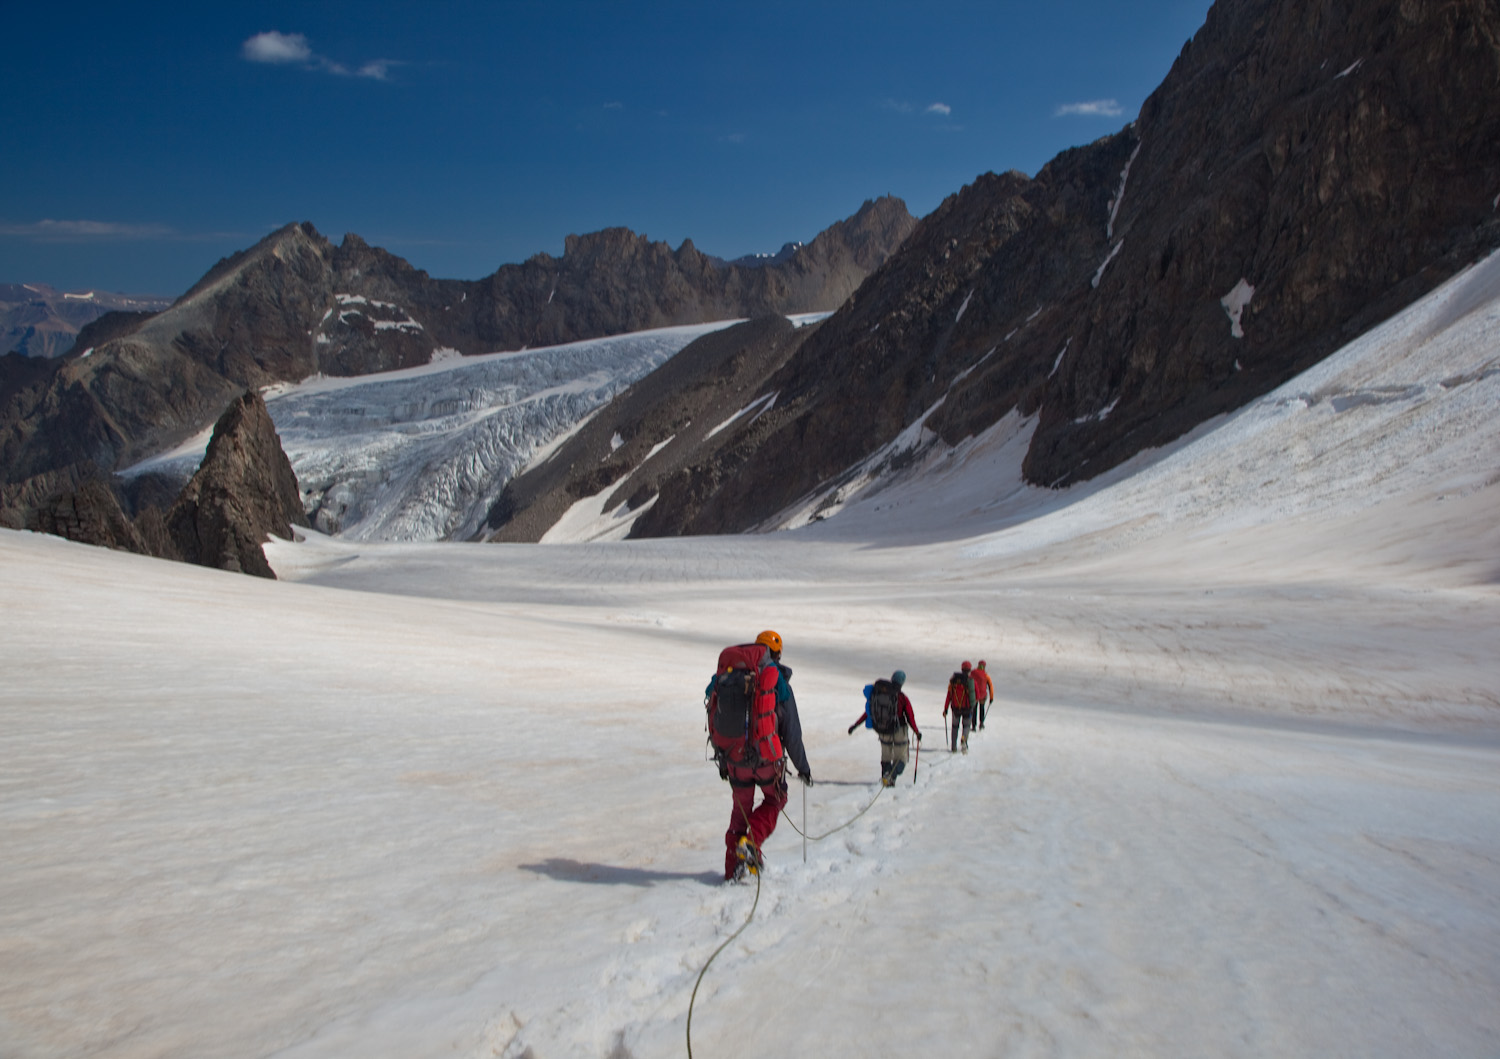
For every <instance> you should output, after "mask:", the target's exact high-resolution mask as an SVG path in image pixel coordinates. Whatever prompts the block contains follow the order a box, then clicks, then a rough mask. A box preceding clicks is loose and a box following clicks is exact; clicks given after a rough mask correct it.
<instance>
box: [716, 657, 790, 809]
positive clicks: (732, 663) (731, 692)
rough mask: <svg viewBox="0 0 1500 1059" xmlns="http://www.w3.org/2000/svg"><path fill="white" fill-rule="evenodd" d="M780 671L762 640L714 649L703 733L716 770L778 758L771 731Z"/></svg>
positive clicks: (777, 739) (778, 745) (778, 749)
mask: <svg viewBox="0 0 1500 1059" xmlns="http://www.w3.org/2000/svg"><path fill="white" fill-rule="evenodd" d="M780 678H781V672H780V671H779V670H778V669H777V668H776V666H774V665H773V664H772V663H771V652H770V650H769V649H768V648H767V647H766V646H765V644H758V643H749V644H740V645H739V646H737V647H726V648H724V650H722V651H720V652H719V667H718V669H717V670H715V671H714V680H713V683H712V684H710V685H709V694H708V702H707V709H708V738H709V742H711V743H712V744H713V746H714V760H716V761H717V762H718V763H719V774H720V775H721V776H723V777H724V778H726V779H727V778H728V767H729V766H730V765H735V766H738V767H740V768H746V769H755V768H758V767H760V766H762V765H772V764H775V763H776V762H778V761H780V760H781V758H782V749H781V737H780V736H779V735H777V734H776V682H777V681H778V680H779V679H780Z"/></svg>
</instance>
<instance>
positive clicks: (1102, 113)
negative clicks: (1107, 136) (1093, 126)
mask: <svg viewBox="0 0 1500 1059" xmlns="http://www.w3.org/2000/svg"><path fill="white" fill-rule="evenodd" d="M1124 113H1125V111H1124V110H1123V109H1121V107H1120V104H1119V103H1118V102H1117V101H1116V100H1113V99H1092V100H1090V101H1088V102H1087V103H1064V104H1062V105H1061V106H1060V107H1058V108H1057V109H1056V110H1054V111H1053V112H1052V116H1053V117H1054V118H1118V117H1120V115H1122V114H1124Z"/></svg>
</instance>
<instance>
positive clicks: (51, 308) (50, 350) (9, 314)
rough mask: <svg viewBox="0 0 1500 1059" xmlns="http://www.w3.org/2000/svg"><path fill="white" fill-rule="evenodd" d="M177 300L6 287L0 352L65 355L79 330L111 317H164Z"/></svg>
mask: <svg viewBox="0 0 1500 1059" xmlns="http://www.w3.org/2000/svg"><path fill="white" fill-rule="evenodd" d="M171 304H172V299H171V298H154V297H150V296H148V295H139V294H114V293H112V292H110V291H96V290H86V291H60V290H58V289H57V288H55V287H49V286H48V285H47V284H45V283H0V353H12V352H14V353H20V354H21V355H22V356H25V357H60V356H62V355H63V354H64V353H66V352H68V351H69V350H70V349H72V348H73V343H74V341H75V340H76V339H77V338H78V332H79V331H81V330H82V329H83V328H84V326H85V325H87V324H91V323H93V322H94V321H95V320H97V319H99V317H101V316H103V315H104V314H105V313H111V312H122V313H142V314H146V313H159V312H161V311H162V310H163V309H165V308H166V307H167V306H169V305H171Z"/></svg>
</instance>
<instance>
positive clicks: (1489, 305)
mask: <svg viewBox="0 0 1500 1059" xmlns="http://www.w3.org/2000/svg"><path fill="white" fill-rule="evenodd" d="M1496 260H1497V259H1492V260H1491V262H1488V263H1486V264H1485V265H1482V266H1480V267H1479V268H1477V269H1475V270H1471V271H1470V272H1469V273H1466V274H1465V275H1464V276H1461V277H1459V278H1458V279H1456V280H1455V281H1454V282H1453V283H1451V284H1449V285H1448V286H1446V287H1445V288H1443V289H1441V290H1439V291H1438V292H1435V293H1434V295H1433V296H1432V297H1431V298H1429V299H1427V300H1425V301H1424V302H1423V303H1421V304H1420V305H1419V306H1416V307H1414V309H1413V310H1411V311H1410V312H1408V313H1407V314H1403V315H1402V316H1401V317H1399V318H1397V319H1396V320H1393V321H1391V322H1390V323H1388V324H1387V325H1385V326H1384V327H1382V328H1381V329H1378V330H1377V331H1376V332H1372V334H1371V335H1368V336H1366V337H1365V338H1364V339H1361V340H1360V341H1359V342H1357V343H1354V344H1352V345H1351V346H1350V347H1349V348H1348V349H1347V350H1345V351H1344V352H1342V353H1340V354H1337V355H1336V356H1335V357H1334V358H1332V359H1330V360H1329V361H1327V362H1325V363H1324V364H1323V365H1320V366H1319V367H1318V368H1316V369H1314V371H1312V372H1310V373H1308V374H1307V375H1305V376H1303V377H1302V378H1301V379H1299V380H1297V381H1296V382H1295V383H1294V384H1292V385H1291V386H1290V387H1288V388H1284V389H1283V391H1280V392H1278V393H1277V394H1272V395H1268V397H1267V399H1266V400H1264V401H1262V402H1259V403H1257V404H1256V405H1254V406H1252V407H1251V408H1249V409H1247V410H1245V411H1244V412H1242V413H1241V414H1239V415H1238V416H1235V417H1230V418H1228V419H1226V420H1224V421H1221V422H1218V423H1214V424H1209V425H1206V426H1205V427H1204V428H1202V429H1200V430H1199V431H1198V432H1196V434H1195V436H1193V437H1190V438H1187V439H1184V440H1183V441H1182V442H1181V443H1180V444H1178V445H1176V446H1174V447H1173V448H1172V449H1171V450H1170V451H1164V452H1159V453H1151V454H1143V456H1142V457H1139V458H1138V459H1137V460H1136V461H1133V462H1132V463H1131V464H1130V465H1128V466H1126V467H1123V468H1120V469H1118V470H1117V471H1115V472H1112V473H1111V474H1110V475H1106V476H1102V477H1101V479H1100V480H1099V481H1096V482H1094V483H1090V484H1088V485H1086V486H1083V487H1079V488H1078V489H1074V490H1068V491H1066V492H1062V493H1055V492H1050V491H1045V490H1035V489H1030V488H1028V487H1025V486H1024V485H1022V484H1021V483H1020V481H1019V478H1018V477H1017V474H1016V470H1017V468H1018V461H1019V454H1020V453H1021V452H1023V451H1024V447H1025V440H1026V437H1027V435H1028V433H1029V429H1030V426H1029V424H1027V423H1024V422H1020V421H1008V422H1006V423H1003V424H1000V425H997V427H996V428H995V429H994V430H993V431H991V432H988V433H987V434H986V435H985V436H983V437H980V438H975V439H971V440H970V441H968V442H966V443H964V444H963V445H960V446H958V447H957V448H956V449H953V450H942V451H940V450H938V449H934V450H932V451H930V452H929V453H928V454H927V456H926V457H925V458H924V459H923V460H922V461H921V468H922V473H921V474H920V475H918V476H914V477H910V478H905V479H901V478H884V479H878V480H872V482H871V483H869V484H868V485H867V486H866V488H864V489H863V490H862V491H860V492H858V493H857V494H856V495H852V496H850V497H847V498H845V506H844V508H843V510H842V511H841V512H840V514H839V515H838V516H837V517H835V518H832V519H828V520H826V521H823V522H819V523H816V524H814V525H811V526H808V527H806V528H805V529H801V530H798V531H796V532H791V533H778V534H767V535H761V536H753V537H741V538H702V539H688V540H670V541H647V542H618V543H612V544H570V545H557V546H531V545H484V546H477V545H476V546H455V545H443V544H379V543H369V542H359V541H351V540H332V539H329V538H325V537H322V536H320V535H317V534H309V535H307V539H306V540H304V541H302V542H301V543H295V544H293V543H283V542H278V543H273V544H272V545H269V546H268V549H267V550H268V555H269V557H270V559H271V562H272V564H273V565H274V566H275V568H276V569H277V571H278V573H279V574H280V575H281V576H282V577H283V578H284V580H283V581H282V582H279V583H272V582H262V581H258V580H256V579H253V578H248V577H240V576H235V575H229V574H223V573H217V572H213V571H207V570H202V569H197V568H191V567H187V566H182V565H176V564H167V563H159V562H156V561H153V560H148V559H144V558H140V557H136V556H128V555H121V554H116V553H111V552H105V551H102V550H97V549H89V548H85V547H81V546H77V545H72V544H69V543H67V542H64V541H61V540H56V539H53V538H46V537H41V536H36V535H32V534H23V533H13V532H9V531H5V532H0V607H3V608H4V612H5V613H6V614H7V615H10V616H13V617H12V620H11V622H9V623H8V625H7V629H6V635H5V636H4V637H3V638H0V672H3V673H4V675H5V679H4V681H0V761H4V762H5V763H6V765H5V768H4V769H3V770H0V850H3V851H4V856H3V857H0V1046H3V1047H0V1054H4V1055H5V1056H6V1059H12V1057H15V1059H33V1057H55V1056H70V1057H71V1056H102V1055H108V1056H111V1057H126V1059H133V1057H137V1056H140V1057H146V1056H152V1057H156V1056H193V1057H207V1059H212V1057H218V1056H226V1057H227V1056H252V1055H253V1056H280V1057H293V1056H295V1057H298V1059H314V1057H325V1056H338V1057H342V1056H348V1055H360V1056H362V1057H377V1059H378V1057H386V1056H388V1057H391V1059H398V1057H399V1059H409V1057H420V1056H439V1055H441V1056H454V1055H457V1056H472V1057H480V1056H486V1057H493V1056H496V1055H499V1056H503V1057H509V1059H520V1057H522V1056H528V1055H529V1056H530V1057H531V1059H548V1057H554V1056H611V1057H615V1059H619V1057H622V1056H636V1057H646V1056H667V1055H681V1054H684V1051H685V1049H684V1044H685V1041H684V1036H685V1028H686V1027H685V1023H686V1015H687V1005H688V1000H689V996H690V992H691V989H692V984H693V982H694V980H695V979H696V977H697V975H698V972H699V970H700V968H701V967H702V965H703V961H705V960H706V959H707V958H708V956H709V955H710V954H711V953H712V952H713V950H714V949H715V948H716V947H717V946H718V945H719V944H720V943H721V942H722V941H723V939H724V938H725V937H727V936H728V935H729V934H730V933H732V932H733V931H734V930H735V929H736V928H738V927H739V925H740V924H741V923H742V922H743V921H744V917H745V915H746V914H747V912H748V909H749V907H750V902H751V900H752V897H753V894H752V892H751V891H749V890H747V889H745V888H741V887H724V886H721V885H719V884H718V883H717V882H716V880H717V879H718V877H719V875H720V874H721V866H722V861H723V845H722V836H723V831H724V827H725V825H726V823H727V822H728V814H729V794H728V789H727V787H726V786H725V785H724V784H723V783H721V782H720V781H719V780H718V778H717V774H716V772H715V771H714V769H713V767H712V765H711V764H709V763H708V762H707V761H706V760H705V755H704V747H703V731H702V711H701V694H702V688H703V685H704V683H705V682H706V680H707V676H708V673H709V671H710V669H711V668H712V664H713V659H714V658H715V657H716V655H717V653H718V650H719V648H720V647H722V646H723V645H725V644H728V643H734V642H743V641H745V640H748V639H750V638H751V637H753V635H754V634H755V632H757V631H759V630H760V629H763V628H767V627H770V628H775V629H777V630H778V631H779V632H780V633H781V634H782V635H783V637H784V638H785V641H786V644H787V655H786V660H787V662H789V663H790V664H791V665H792V666H793V667H794V669H795V671H796V673H795V677H794V680H793V684H794V686H795V687H796V689H797V694H798V700H799V703H800V706H801V712H802V720H803V728H804V733H805V737H806V742H807V747H808V754H809V757H810V759H811V763H812V767H813V772H814V776H815V777H816V779H817V785H816V786H815V787H813V788H812V789H811V790H810V791H807V792H806V794H807V801H808V824H809V827H810V830H811V833H813V834H820V833H822V832H824V831H826V830H828V829H829V828H832V827H835V826H837V825H838V824H840V823H842V822H844V821H846V820H848V819H850V818H851V817H853V816H854V815H855V814H856V813H857V812H858V811H859V810H860V809H861V808H862V807H864V806H865V805H866V804H867V803H869V801H870V799H871V798H872V797H873V796H874V794H875V792H876V790H877V788H876V786H875V782H876V778H877V776H878V756H879V752H878V747H877V745H876V741H875V739H874V737H873V736H872V735H871V734H869V733H868V732H864V731H857V732H856V734H855V735H854V736H849V735H847V734H846V729H847V726H848V725H849V723H850V722H851V721H853V720H854V718H855V716H856V715H857V714H858V713H859V710H860V708H861V703H862V699H861V697H860V691H859V689H860V688H861V687H862V686H863V685H864V684H865V683H868V682H869V680H870V679H871V678H872V677H874V676H878V675H884V674H886V673H889V672H890V671H891V670H892V669H894V668H897V667H900V668H903V669H905V670H906V671H907V672H908V674H909V675H910V679H909V681H908V693H909V694H910V696H911V698H912V700H913V702H914V704H915V707H916V712H917V719H918V723H919V724H920V725H922V727H923V729H924V732H925V733H926V736H927V738H926V740H925V741H924V742H925V746H924V750H923V753H922V755H921V758H920V765H919V766H918V768H919V775H918V777H917V780H918V782H917V783H916V784H915V785H913V784H912V783H911V782H910V780H911V769H908V773H907V775H906V776H904V777H903V778H902V781H901V782H900V784H898V786H897V787H895V788H893V789H891V790H890V791H887V792H885V793H883V794H882V795H881V796H880V799H879V800H878V801H877V802H876V803H875V804H874V806H873V807H872V808H871V809H870V810H869V812H867V813H866V814H865V815H864V816H863V817H860V818H859V819H858V820H857V821H855V822H854V823H853V824H852V825H851V826H850V827H849V828H847V829H845V830H843V831H840V832H838V833H837V834H835V835H832V836H830V837H829V838H828V839H826V840H824V841H822V842H819V843H817V844H814V845H812V846H810V847H809V850H808V859H807V863H806V864H805V865H804V864H803V862H802V843H801V839H800V838H799V837H798V836H797V834H796V833H795V831H793V830H792V828H791V827H790V826H789V825H788V824H787V823H786V822H783V823H782V825H781V826H780V827H779V828H778V829H777V831H776V833H775V835H774V836H773V837H772V838H771V840H770V841H769V842H768V843H767V854H768V856H769V858H770V864H769V868H768V871H767V872H766V875H765V878H764V891H763V893H762V895H761V902H760V906H759V909H758V911H757V912H756V916H755V921H754V922H753V923H752V924H751V925H750V927H749V928H748V929H747V930H746V931H745V933H744V934H743V935H742V936H741V937H740V939H739V940H737V941H736V942H735V943H733V944H731V945H730V946H729V947H728V948H726V949H725V951H724V953H723V954H722V955H721V956H720V957H719V958H718V960H717V961H716V962H715V964H714V966H713V967H712V968H711V969H710V970H709V972H708V974H707V976H706V977H705V978H704V981H703V988H702V989H701V990H700V992H699V995H698V1000H697V1005H696V1006H695V1008H694V1017H693V1031H694V1034H693V1036H694V1040H693V1043H694V1050H695V1054H699V1055H704V1056H708V1055H720V1054H724V1053H725V1052H727V1051H732V1050H739V1049H742V1048H743V1042H744V1041H745V1040H747V1039H751V1038H753V1039H754V1040H755V1041H756V1042H757V1049H758V1050H763V1051H766V1052H768V1053H769V1054H792V1055H845V1054H858V1055H866V1056H887V1055H889V1056H903V1057H905V1056H911V1055H945V1056H947V1055H952V1056H989V1055H995V1054H1004V1055H1015V1056H1042V1055H1067V1056H1115V1055H1122V1054H1126V1055H1131V1054H1133V1055H1151V1056H1176V1055H1181V1056H1197V1055H1215V1056H1245V1057H1252V1056H1264V1055H1279V1056H1280V1055H1286V1056H1320V1057H1321V1056H1328V1055H1348V1056H1361V1057H1363V1056H1393V1057H1394V1056H1400V1057H1407V1056H1421V1055H1432V1056H1444V1057H1447V1056H1491V1055H1494V1054H1497V1053H1500V1015H1497V1014H1496V1007H1495V1005H1494V1003H1493V999H1494V997H1495V996H1496V995H1500V886H1497V885H1496V881H1497V879H1500V767H1497V766H1500V739H1497V731H1500V728H1497V718H1500V691H1497V689H1500V663H1497V662H1496V660H1495V659H1496V656H1495V651H1494V644H1495V643H1496V634H1497V631H1500V588H1497V567H1496V564H1495V558H1494V557H1495V556H1496V555H1497V554H1500V528H1497V527H1500V506H1497V499H1500V491H1497V490H1496V489H1495V488H1494V486H1495V485H1496V484H1497V479H1496V477H1495V470H1494V468H1495V465H1496V455H1497V453H1500V435H1497V431H1500V427H1496V426H1495V424H1496V423H1497V422H1500V417H1496V416H1495V415H1494V410H1495V408H1496V407H1497V406H1500V391H1497V387H1500V371H1497V370H1495V369H1496V367H1497V350H1496V346H1495V337H1494V336H1495V335H1496V333H1497V330H1500V310H1497V308H1496V306H1497V301H1496V299H1497V297H1500V266H1497V265H1496V263H1495V262H1496ZM1298 395H1306V396H1307V398H1308V399H1307V400H1305V401H1304V400H1302V399H1301V398H1300V397H1299V396H1298ZM965 657H967V658H970V659H971V660H977V658H979V657H983V658H985V659H986V660H987V662H988V663H989V668H990V670H991V672H992V673H993V674H994V676H995V680H996V685H997V691H998V694H999V697H1000V705H999V706H998V707H997V708H996V710H995V712H994V713H993V714H992V719H991V722H990V725H989V727H988V729H987V730H986V731H985V732H983V733H980V734H978V735H977V736H976V737H975V738H974V740H973V743H972V750H971V752H970V753H969V754H968V755H966V756H953V755H949V754H946V753H944V752H942V750H941V749H940V747H941V746H942V735H941V721H940V718H939V715H938V714H939V710H940V704H941V701H942V688H943V683H944V681H945V679H946V677H947V675H948V673H949V672H950V671H951V670H952V669H953V668H954V667H955V666H956V664H957V663H958V662H959V661H961V660H962V659H963V658H965ZM802 794H803V791H802V790H801V789H800V788H799V787H797V786H796V785H795V784H794V787H793V791H792V800H791V803H790V806H789V809H790V811H791V813H792V815H793V819H794V820H796V821H798V822H799V824H800V821H801V798H802Z"/></svg>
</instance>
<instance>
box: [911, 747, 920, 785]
mask: <svg viewBox="0 0 1500 1059" xmlns="http://www.w3.org/2000/svg"><path fill="white" fill-rule="evenodd" d="M921 767H922V738H921V736H918V737H917V759H916V760H915V761H913V762H912V763H911V785H912V786H913V787H915V786H916V785H917V769H919V768H921Z"/></svg>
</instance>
